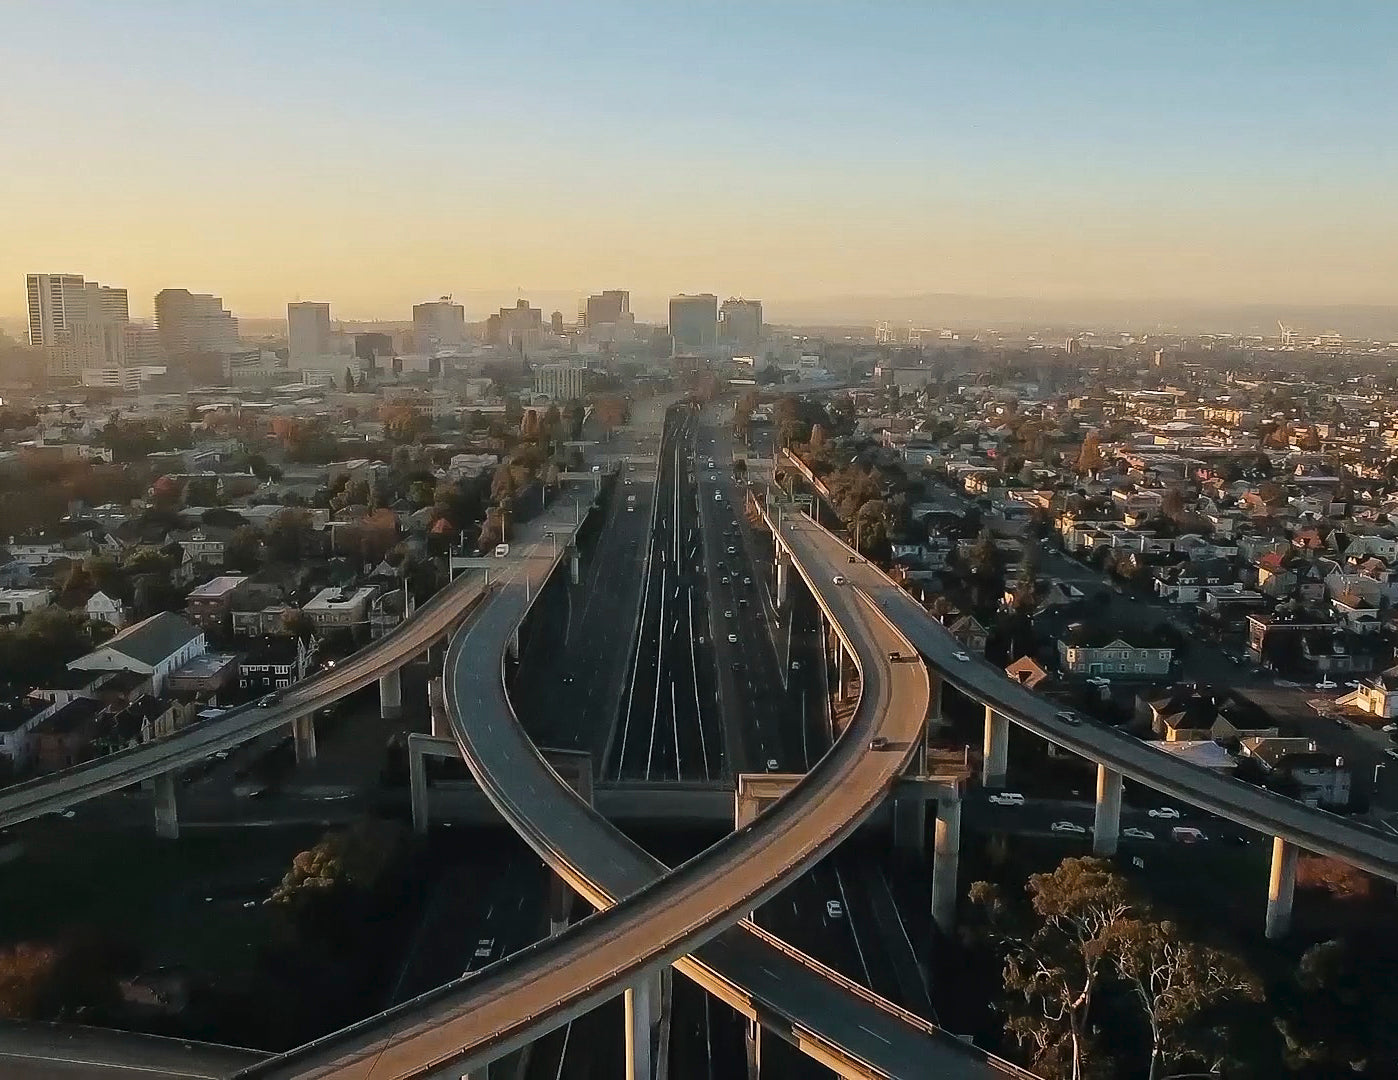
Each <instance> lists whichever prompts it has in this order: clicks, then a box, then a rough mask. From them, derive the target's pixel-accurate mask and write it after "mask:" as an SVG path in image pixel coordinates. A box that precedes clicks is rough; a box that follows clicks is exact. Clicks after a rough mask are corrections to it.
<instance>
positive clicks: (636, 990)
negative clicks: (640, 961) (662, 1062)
mask: <svg viewBox="0 0 1398 1080" xmlns="http://www.w3.org/2000/svg"><path fill="white" fill-rule="evenodd" d="M655 1006H656V1002H655V980H654V977H644V978H642V979H641V981H640V982H638V983H637V984H636V985H635V986H629V987H627V988H626V1080H655V1055H654V1054H653V1052H652V1048H651V1036H652V1035H653V1034H654V1033H655Z"/></svg>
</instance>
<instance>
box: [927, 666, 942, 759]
mask: <svg viewBox="0 0 1398 1080" xmlns="http://www.w3.org/2000/svg"><path fill="white" fill-rule="evenodd" d="M928 674H929V678H928V680H927V682H928V689H929V690H930V691H931V693H930V694H928V697H927V723H926V725H924V735H925V733H926V732H929V731H932V730H935V729H936V728H940V727H941V726H942V677H941V676H940V675H937V674H935V673H932V672H929V673H928ZM926 746H927V743H926V739H925V737H924V740H923V749H924V751H925V750H926Z"/></svg>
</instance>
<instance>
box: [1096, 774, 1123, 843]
mask: <svg viewBox="0 0 1398 1080" xmlns="http://www.w3.org/2000/svg"><path fill="white" fill-rule="evenodd" d="M1120 835H1121V773H1119V772H1117V771H1116V770H1115V769H1109V768H1107V767H1106V766H1105V765H1101V764H1099V765H1098V766H1097V810H1096V815H1095V817H1094V818H1093V824H1092V854H1094V855H1115V854H1116V848H1117V841H1118V839H1119V837H1120Z"/></svg>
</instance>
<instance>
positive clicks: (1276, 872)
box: [1267, 836, 1300, 941]
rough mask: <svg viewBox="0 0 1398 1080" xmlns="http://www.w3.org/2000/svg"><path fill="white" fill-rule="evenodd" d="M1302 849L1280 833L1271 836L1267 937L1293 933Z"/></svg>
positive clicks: (1272, 939)
mask: <svg viewBox="0 0 1398 1080" xmlns="http://www.w3.org/2000/svg"><path fill="white" fill-rule="evenodd" d="M1299 854H1300V849H1299V848H1297V846H1296V845H1295V844H1293V843H1291V842H1290V841H1289V840H1283V839H1282V838H1281V837H1280V836H1274V837H1272V874H1271V878H1270V879H1269V880H1268V882H1267V939H1268V940H1269V941H1275V940H1276V939H1277V938H1283V937H1286V935H1287V934H1289V933H1290V932H1291V903H1292V900H1293V899H1295V896H1296V857H1297V856H1298V855H1299Z"/></svg>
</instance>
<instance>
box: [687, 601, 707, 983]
mask: <svg viewBox="0 0 1398 1080" xmlns="http://www.w3.org/2000/svg"><path fill="white" fill-rule="evenodd" d="M694 639H695V634H694V590H693V589H690V590H689V673H690V676H691V677H692V678H693V679H694V718H695V723H697V724H698V725H699V753H700V754H702V755H703V757H704V779H705V780H710V779H712V777H711V776H710V774H709V747H708V743H707V741H706V740H705V738H704V710H703V708H701V707H700V705H699V661H698V660H696V659H695V657H694ZM704 999H705V1000H706V1001H707V1000H708V995H707V994H705V995H704Z"/></svg>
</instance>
